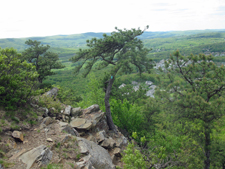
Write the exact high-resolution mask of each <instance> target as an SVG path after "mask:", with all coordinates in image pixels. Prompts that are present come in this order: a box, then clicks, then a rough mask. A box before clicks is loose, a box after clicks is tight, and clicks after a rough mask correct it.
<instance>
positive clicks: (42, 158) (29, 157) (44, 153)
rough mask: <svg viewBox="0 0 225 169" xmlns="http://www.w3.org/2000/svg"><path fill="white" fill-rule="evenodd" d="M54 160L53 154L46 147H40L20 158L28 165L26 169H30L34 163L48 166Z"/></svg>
mask: <svg viewBox="0 0 225 169" xmlns="http://www.w3.org/2000/svg"><path fill="white" fill-rule="evenodd" d="M51 159H52V152H51V151H50V150H49V149H48V148H47V147H46V146H44V145H40V146H39V147H36V148H34V149H32V150H30V151H28V152H26V153H24V154H23V155H22V156H20V157H19V160H22V162H23V163H25V164H27V168H26V169H30V168H31V166H32V165H33V164H34V162H35V161H36V162H38V163H40V164H41V165H46V164H48V163H49V162H50V160H51Z"/></svg>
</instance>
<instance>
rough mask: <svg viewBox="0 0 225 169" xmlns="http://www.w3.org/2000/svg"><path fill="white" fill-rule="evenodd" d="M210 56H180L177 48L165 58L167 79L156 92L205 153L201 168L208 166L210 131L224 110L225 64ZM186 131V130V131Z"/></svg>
mask: <svg viewBox="0 0 225 169" xmlns="http://www.w3.org/2000/svg"><path fill="white" fill-rule="evenodd" d="M212 60H213V57H212V56H211V55H209V56H205V55H204V54H200V55H198V56H194V55H190V56H188V57H184V56H181V55H180V53H179V51H176V52H175V53H174V54H173V55H172V56H171V57H170V59H169V60H168V61H165V72H166V77H167V79H166V80H164V83H163V82H162V83H163V85H162V86H161V91H160V92H159V93H164V95H163V97H162V99H163V100H164V101H168V107H169V108H170V111H171V110H172V111H171V113H173V112H174V114H175V117H176V120H179V122H180V123H183V125H184V126H185V125H186V124H187V123H189V126H192V127H190V128H189V129H188V131H189V133H191V134H190V135H191V136H192V137H193V138H194V139H195V141H196V142H197V144H198V145H199V147H201V148H202V153H203V155H204V168H205V169H209V168H210V163H211V161H210V159H211V156H210V154H211V151H212V146H211V144H212V137H213V135H212V132H213V129H215V128H216V123H215V122H217V121H218V120H219V119H220V118H221V117H223V116H224V111H225V99H224V91H225V67H224V66H223V65H222V66H217V65H216V64H215V63H214V62H213V61H212ZM188 131H187V132H188Z"/></svg>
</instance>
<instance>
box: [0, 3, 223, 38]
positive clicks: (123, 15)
mask: <svg viewBox="0 0 225 169" xmlns="http://www.w3.org/2000/svg"><path fill="white" fill-rule="evenodd" d="M0 2H1V10H0V39H2V38H22V37H34V36H35V37H37V36H51V35H69V34H79V33H85V32H112V31H114V30H115V27H118V28H119V29H124V28H126V29H131V28H138V27H140V28H141V29H144V28H145V27H146V25H149V29H148V30H147V31H184V30H205V29H225V0H0Z"/></svg>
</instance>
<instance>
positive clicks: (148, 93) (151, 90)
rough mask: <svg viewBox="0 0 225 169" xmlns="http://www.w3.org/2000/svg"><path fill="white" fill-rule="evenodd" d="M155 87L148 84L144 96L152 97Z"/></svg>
mask: <svg viewBox="0 0 225 169" xmlns="http://www.w3.org/2000/svg"><path fill="white" fill-rule="evenodd" d="M155 88H156V85H152V86H150V87H149V89H150V90H148V91H147V93H146V96H149V97H153V98H154V93H155Z"/></svg>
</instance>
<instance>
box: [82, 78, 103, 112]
mask: <svg viewBox="0 0 225 169" xmlns="http://www.w3.org/2000/svg"><path fill="white" fill-rule="evenodd" d="M104 96H105V93H104V91H103V89H102V88H101V85H100V81H99V80H98V79H97V78H96V77H95V75H94V74H90V75H88V83H87V87H86V94H85V95H84V96H83V100H82V101H81V102H79V103H78V106H80V107H82V108H87V107H89V106H91V105H93V104H98V105H99V107H100V109H101V110H102V111H105V104H104Z"/></svg>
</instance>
